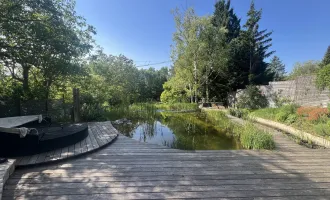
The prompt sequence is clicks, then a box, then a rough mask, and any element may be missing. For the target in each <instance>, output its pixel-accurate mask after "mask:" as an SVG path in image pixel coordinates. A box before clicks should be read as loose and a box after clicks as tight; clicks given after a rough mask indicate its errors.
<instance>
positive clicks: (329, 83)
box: [316, 64, 330, 90]
mask: <svg viewBox="0 0 330 200" xmlns="http://www.w3.org/2000/svg"><path fill="white" fill-rule="evenodd" d="M316 85H317V86H318V88H319V89H321V90H323V89H325V88H330V64H329V65H326V66H324V67H323V68H321V70H320V71H318V73H317V76H316Z"/></svg>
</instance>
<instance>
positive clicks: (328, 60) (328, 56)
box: [321, 46, 330, 67]
mask: <svg viewBox="0 0 330 200" xmlns="http://www.w3.org/2000/svg"><path fill="white" fill-rule="evenodd" d="M328 64H330V46H328V49H327V51H326V52H325V55H324V57H323V60H322V63H321V66H322V67H324V66H326V65H328Z"/></svg>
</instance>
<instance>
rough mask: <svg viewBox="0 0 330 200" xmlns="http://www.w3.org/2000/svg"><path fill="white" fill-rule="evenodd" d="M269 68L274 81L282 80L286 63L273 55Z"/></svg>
mask: <svg viewBox="0 0 330 200" xmlns="http://www.w3.org/2000/svg"><path fill="white" fill-rule="evenodd" d="M268 69H269V71H270V72H271V73H272V74H273V77H274V78H273V80H274V81H281V80H283V79H284V74H285V65H284V64H283V63H282V61H281V60H280V58H279V57H277V56H274V57H273V59H272V60H271V62H270V63H269V65H268Z"/></svg>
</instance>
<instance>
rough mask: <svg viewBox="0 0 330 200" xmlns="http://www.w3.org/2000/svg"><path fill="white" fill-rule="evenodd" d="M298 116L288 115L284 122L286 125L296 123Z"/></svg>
mask: <svg viewBox="0 0 330 200" xmlns="http://www.w3.org/2000/svg"><path fill="white" fill-rule="evenodd" d="M297 119H298V115H296V114H289V115H288V116H287V118H286V120H285V122H286V123H287V124H293V123H295V122H296V121H297Z"/></svg>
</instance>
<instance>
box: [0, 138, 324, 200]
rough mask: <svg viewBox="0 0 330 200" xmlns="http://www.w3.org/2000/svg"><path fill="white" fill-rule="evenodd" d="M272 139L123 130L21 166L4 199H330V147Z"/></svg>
mask: <svg viewBox="0 0 330 200" xmlns="http://www.w3.org/2000/svg"><path fill="white" fill-rule="evenodd" d="M275 139H276V141H277V144H280V146H279V149H278V150H276V151H250V150H237V151H236V150H232V151H182V150H175V149H169V148H166V147H163V146H158V145H153V144H146V143H140V142H138V141H135V140H133V139H130V138H127V137H125V136H122V135H120V136H118V139H117V140H116V141H115V142H114V143H112V144H111V145H109V146H107V147H106V148H103V149H102V150H100V151H97V152H94V153H92V154H87V155H85V156H83V157H79V158H75V159H72V160H67V161H65V162H60V163H57V164H54V165H49V166H44V167H37V168H30V169H21V170H16V171H15V173H14V174H13V175H12V176H11V177H10V179H9V180H8V181H7V183H6V185H5V188H4V191H3V200H9V199H33V200H44V199H45V200H47V199H54V200H55V199H61V200H64V199H79V200H85V199H86V200H91V199H171V198H179V199H244V200H246V199H299V200H304V199H308V200H310V199H330V167H329V164H330V156H329V153H330V151H329V150H321V149H319V150H312V149H307V148H305V147H302V146H299V145H297V144H295V143H294V142H292V141H291V140H289V139H288V138H286V137H285V136H283V135H281V134H276V133H275Z"/></svg>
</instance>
